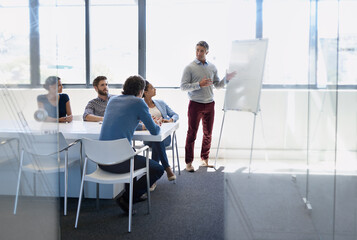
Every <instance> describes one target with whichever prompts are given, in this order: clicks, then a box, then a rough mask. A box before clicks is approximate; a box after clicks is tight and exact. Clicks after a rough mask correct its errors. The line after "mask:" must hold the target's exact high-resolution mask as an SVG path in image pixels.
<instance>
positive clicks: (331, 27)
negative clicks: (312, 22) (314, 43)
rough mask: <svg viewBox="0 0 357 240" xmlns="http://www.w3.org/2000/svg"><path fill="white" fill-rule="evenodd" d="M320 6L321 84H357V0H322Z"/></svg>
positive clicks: (319, 74) (319, 80)
mask: <svg viewBox="0 0 357 240" xmlns="http://www.w3.org/2000/svg"><path fill="white" fill-rule="evenodd" d="M318 9H319V12H318V16H319V18H318V21H319V25H318V29H319V48H318V50H319V59H320V61H319V65H318V66H319V70H318V79H317V81H318V85H319V86H321V87H324V86H326V85H331V84H332V85H334V84H337V83H338V84H339V85H353V84H354V85H355V84H357V68H356V65H357V47H356V46H357V29H356V27H355V24H354V23H355V22H356V21H357V16H356V15H355V13H356V11H357V2H355V1H346V0H345V1H340V2H336V1H320V2H319V6H318ZM337 37H339V42H337ZM337 54H338V56H337ZM337 59H338V60H339V62H338V65H337ZM337 66H338V82H337V79H336V76H337V74H336V70H337Z"/></svg>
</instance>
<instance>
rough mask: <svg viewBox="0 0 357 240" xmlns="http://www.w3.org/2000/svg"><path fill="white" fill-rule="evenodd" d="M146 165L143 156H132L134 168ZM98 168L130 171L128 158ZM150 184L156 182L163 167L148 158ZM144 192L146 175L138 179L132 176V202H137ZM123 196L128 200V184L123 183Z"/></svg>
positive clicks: (116, 171) (118, 171)
mask: <svg viewBox="0 0 357 240" xmlns="http://www.w3.org/2000/svg"><path fill="white" fill-rule="evenodd" d="M145 165H146V158H145V157H144V156H140V155H136V156H135V158H134V170H136V169H139V168H143V167H145ZM100 168H101V169H103V170H105V171H108V172H112V173H127V172H130V160H127V161H125V162H122V163H119V164H115V165H108V166H105V165H100ZM149 173H150V186H151V185H152V184H153V183H154V182H156V181H157V180H158V179H160V177H161V176H162V174H164V169H163V167H162V166H161V165H160V164H159V163H157V162H156V161H153V160H151V159H150V160H149ZM144 193H146V176H142V177H141V178H140V179H139V180H136V178H134V184H133V202H134V203H135V202H138V201H139V198H140V196H141V195H143V194H144ZM123 197H124V199H125V200H126V201H129V184H128V183H126V184H125V192H124V194H123Z"/></svg>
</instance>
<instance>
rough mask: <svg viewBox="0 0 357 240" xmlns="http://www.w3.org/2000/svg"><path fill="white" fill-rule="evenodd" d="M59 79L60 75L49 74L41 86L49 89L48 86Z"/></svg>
mask: <svg viewBox="0 0 357 240" xmlns="http://www.w3.org/2000/svg"><path fill="white" fill-rule="evenodd" d="M59 80H61V78H60V77H57V76H49V77H48V78H47V79H46V81H45V84H43V87H44V88H45V89H46V90H49V87H50V86H52V85H54V84H57V82H58V81H59Z"/></svg>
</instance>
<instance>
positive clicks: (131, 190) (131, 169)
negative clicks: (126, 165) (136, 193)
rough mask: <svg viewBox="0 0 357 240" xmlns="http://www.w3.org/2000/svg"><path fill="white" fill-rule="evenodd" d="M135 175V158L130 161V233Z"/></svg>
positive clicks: (129, 228)
mask: <svg viewBox="0 0 357 240" xmlns="http://www.w3.org/2000/svg"><path fill="white" fill-rule="evenodd" d="M133 173H134V157H133V158H131V159H130V182H129V224H128V232H131V218H132V214H133V182H134V180H133Z"/></svg>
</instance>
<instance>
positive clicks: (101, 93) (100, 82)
mask: <svg viewBox="0 0 357 240" xmlns="http://www.w3.org/2000/svg"><path fill="white" fill-rule="evenodd" d="M93 87H94V89H95V91H96V92H97V93H98V97H97V98H94V99H92V100H90V101H89V102H88V104H87V106H86V108H85V110H84V114H83V120H84V121H89V122H99V121H103V117H104V112H105V109H106V107H107V104H108V101H109V99H110V98H111V97H112V96H113V95H111V94H109V87H108V80H107V78H106V77H105V76H98V77H96V78H95V79H94V80H93Z"/></svg>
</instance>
